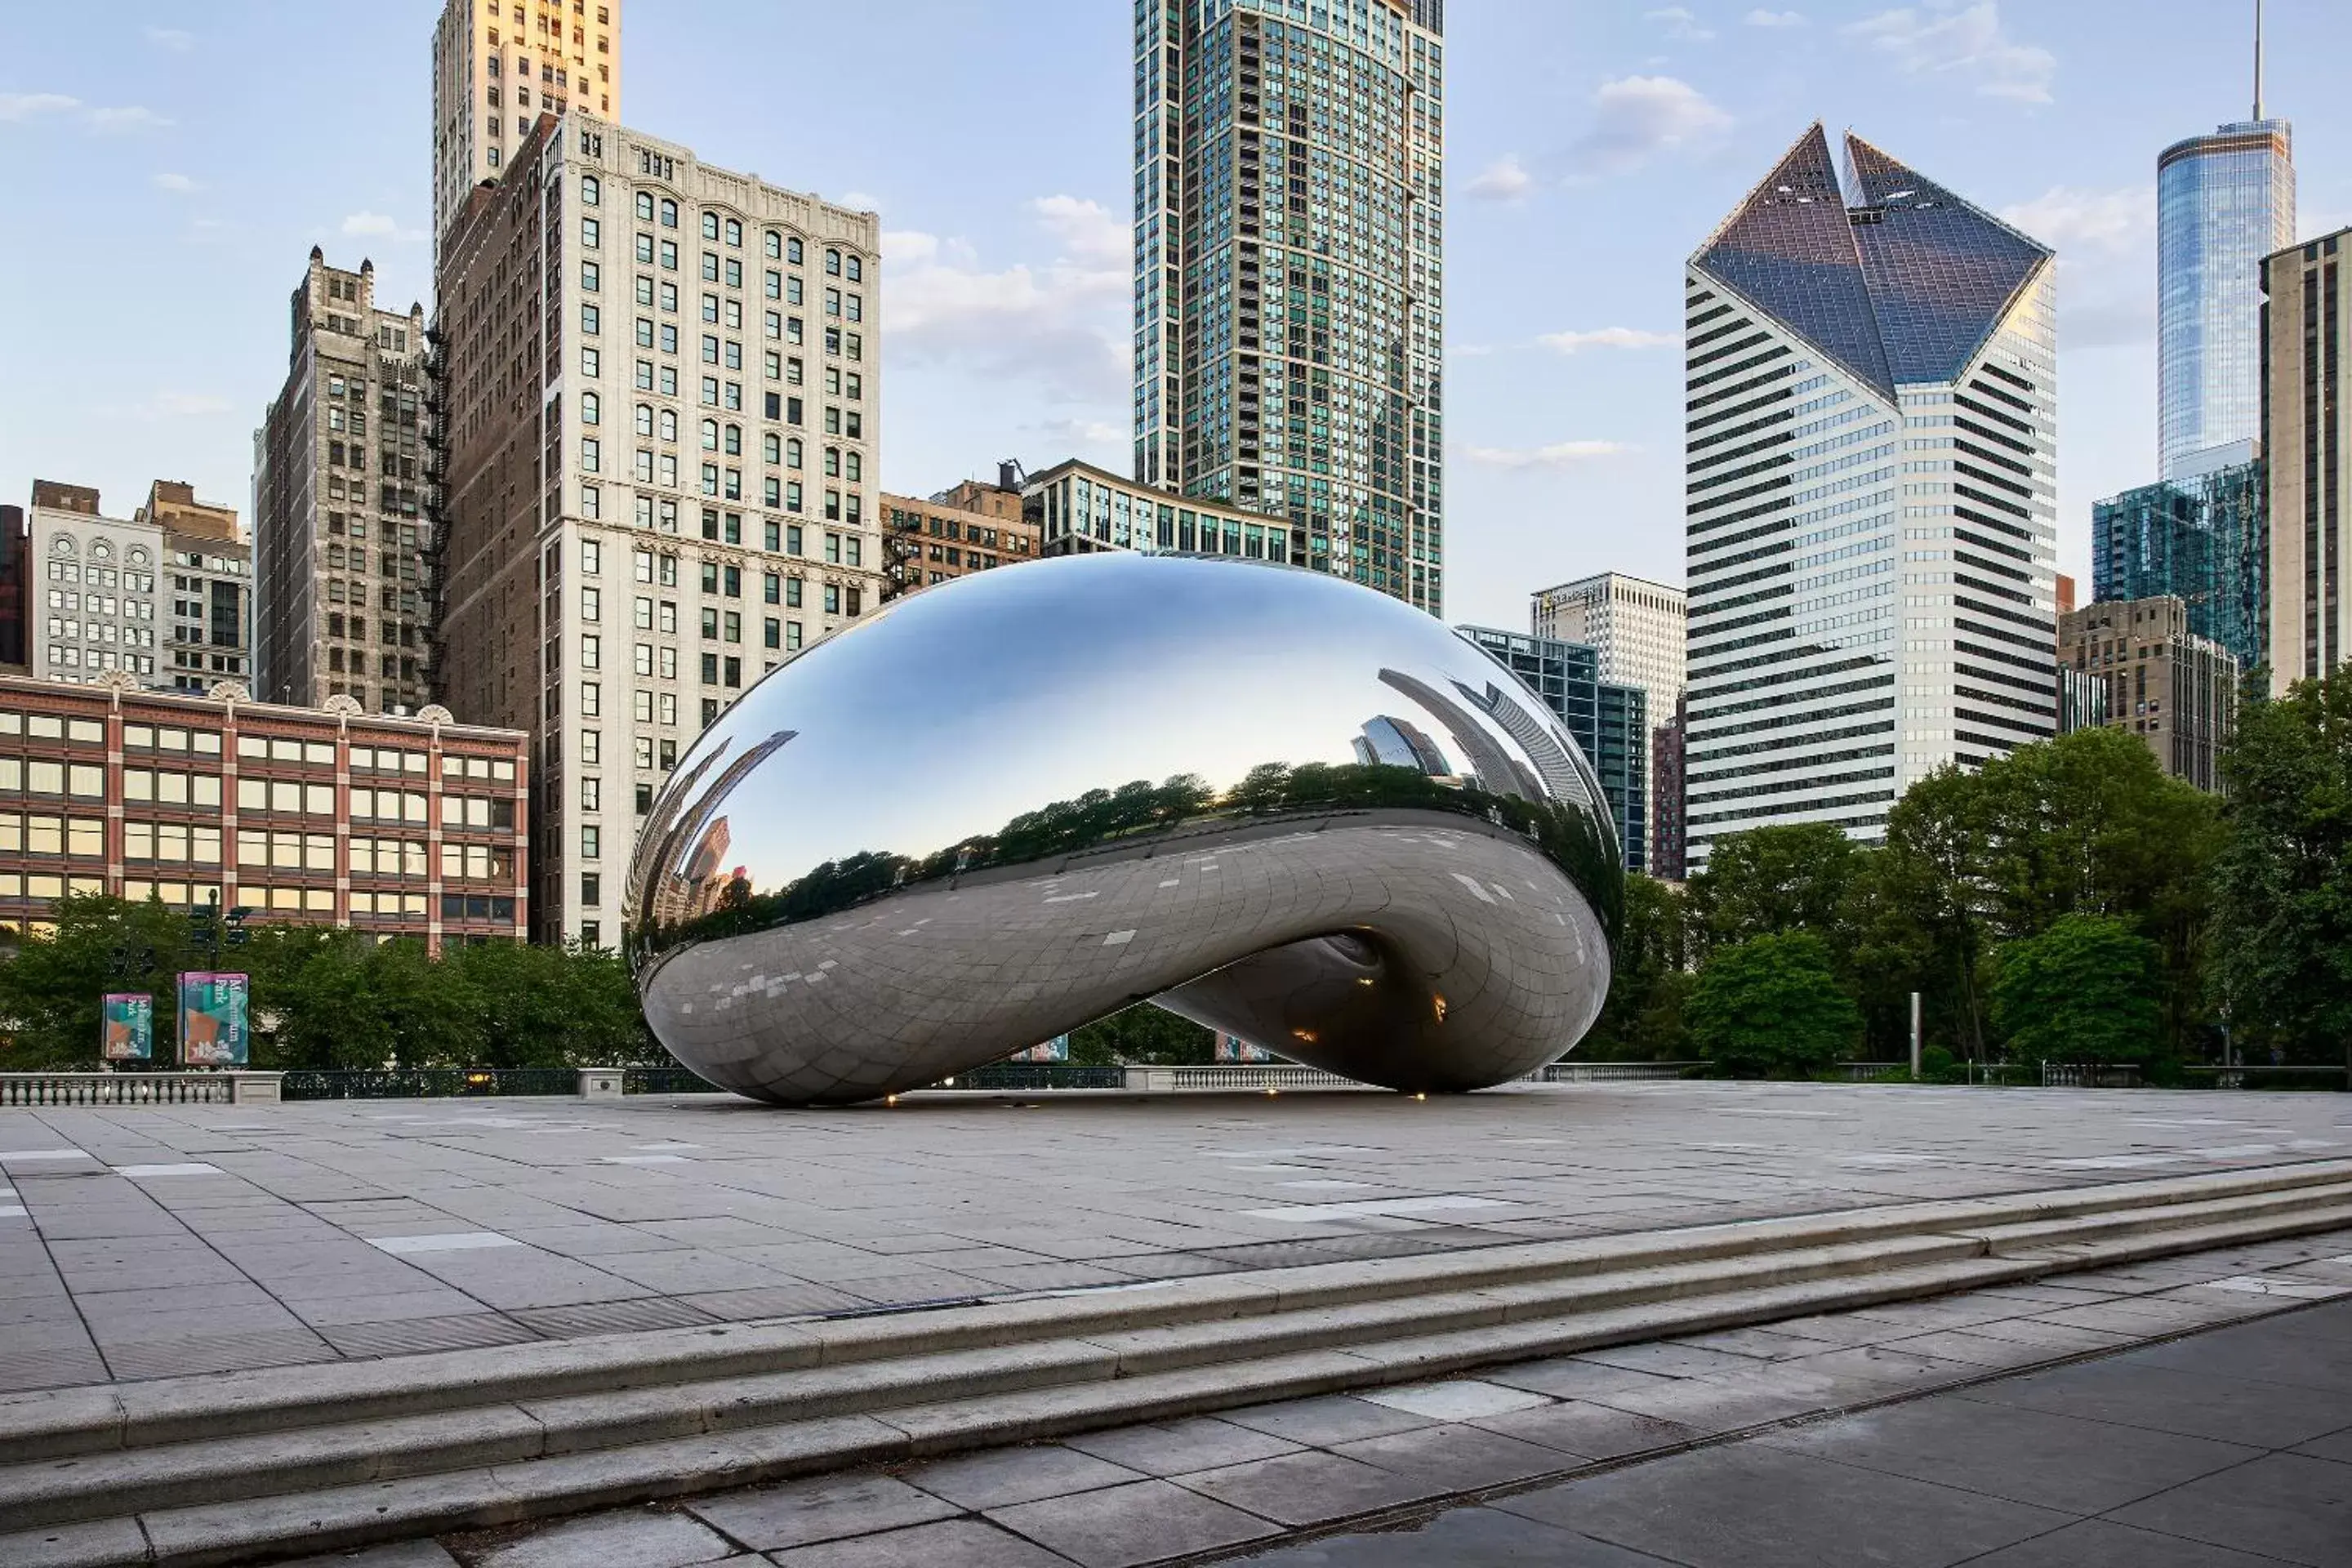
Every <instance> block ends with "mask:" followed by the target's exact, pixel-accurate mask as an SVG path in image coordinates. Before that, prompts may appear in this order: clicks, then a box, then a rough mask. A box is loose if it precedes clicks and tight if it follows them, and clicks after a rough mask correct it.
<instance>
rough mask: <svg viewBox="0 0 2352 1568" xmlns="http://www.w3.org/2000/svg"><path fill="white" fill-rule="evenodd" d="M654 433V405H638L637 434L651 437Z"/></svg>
mask: <svg viewBox="0 0 2352 1568" xmlns="http://www.w3.org/2000/svg"><path fill="white" fill-rule="evenodd" d="M653 433H654V405H652V404H650V403H640V404H638V405H637V434H638V435H640V436H650V435H652V434H653Z"/></svg>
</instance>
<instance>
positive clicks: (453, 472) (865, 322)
mask: <svg viewBox="0 0 2352 1568" xmlns="http://www.w3.org/2000/svg"><path fill="white" fill-rule="evenodd" d="M879 247H880V237H879V235H878V233H877V220H876V218H875V216H874V215H873V214H872V213H856V212H849V211H845V210H844V209H842V208H840V207H835V206H831V205H826V204H824V203H823V202H820V201H818V200H816V199H815V198H814V197H811V196H806V195H798V194H796V193H794V192H791V191H786V190H782V189H779V188H778V187H776V186H773V185H769V184H762V183H761V182H759V181H757V180H753V179H750V178H748V177H746V176H744V175H741V174H731V173H730V172H728V171H726V170H723V169H718V168H713V167H711V166H710V165H708V164H705V163H701V162H700V161H699V160H698V159H697V158H696V157H695V155H694V153H692V152H691V151H690V150H688V149H687V148H684V147H681V146H678V145H677V144H676V143H673V142H659V141H656V140H654V139H653V138H651V137H647V136H644V135H642V134H640V133H638V132H634V131H630V130H627V129H625V128H624V127H622V126H619V125H615V124H614V123H612V122H611V121H605V120H601V119H599V118H597V117H596V116H594V115H592V114H588V113H585V112H583V111H582V110H580V109H579V108H578V107H576V106H575V107H574V108H573V109H572V112H571V113H570V114H568V115H566V116H565V117H564V118H563V119H562V121H558V120H556V119H555V118H554V117H553V116H552V115H547V116H542V117H541V120H540V121H539V123H538V125H537V126H536V127H535V128H534V129H533V131H532V133H531V135H530V138H529V139H527V140H526V141H525V142H524V144H523V146H522V148H521V149H520V151H519V152H518V153H516V154H515V155H514V157H513V158H512V159H510V160H509V162H508V165H507V178H506V179H504V180H503V181H502V182H501V183H500V184H499V186H497V187H496V188H494V189H488V190H480V191H477V192H476V193H475V195H473V196H472V197H471V198H470V200H469V203H468V205H467V211H466V213H465V214H464V215H463V216H461V217H460V218H459V219H458V221H457V225H456V226H454V227H453V228H452V230H451V231H450V233H449V235H448V236H447V237H446V239H445V241H444V243H443V245H442V247H441V271H440V279H439V291H438V293H439V300H440V312H439V315H438V317H437V319H436V324H435V333H436V338H437V342H436V352H435V359H436V365H437V368H436V371H435V374H436V376H437V378H438V382H439V396H440V398H441V399H442V401H443V409H442V411H441V412H440V414H439V415H438V416H436V420H435V431H436V440H438V441H441V442H443V443H445V445H443V446H442V447H440V448H439V449H437V450H436V453H435V454H434V461H435V469H434V471H435V474H436V479H437V480H438V484H437V487H436V491H435V494H434V498H433V507H434V510H435V511H436V522H435V530H434V534H433V540H432V543H431V556H432V565H433V573H432V576H433V589H434V593H435V595H436V605H437V612H438V613H437V615H436V617H435V620H436V626H437V628H438V630H437V640H436V644H435V647H434V648H433V658H434V663H433V667H432V668H433V678H432V679H433V687H434V690H435V692H436V696H438V697H439V698H440V700H442V701H444V702H446V703H447V704H448V705H449V706H450V707H451V708H452V709H454V710H457V711H459V712H462V713H464V714H466V715H467V718H468V719H469V720H479V721H495V722H497V723H499V724H504V725H509V726H511V727H513V728H516V729H521V730H526V731H529V732H530V735H531V738H532V748H533V750H532V768H533V780H534V784H533V788H532V792H531V799H532V805H533V812H534V826H533V832H534V838H533V848H532V863H533V867H534V876H535V877H536V879H537V881H536V887H535V889H534V898H533V900H532V902H533V908H534V910H536V914H535V917H534V918H535V921H536V922H537V924H536V931H537V934H539V935H540V936H541V937H543V938H550V939H551V938H555V937H563V938H568V939H576V940H578V941H582V942H588V943H591V944H606V943H611V942H616V941H617V940H618V939H619V935H620V930H621V923H620V922H621V900H622V891H623V888H622V884H623V882H624V880H625V870H626V868H627V866H628V862H629V856H630V852H631V849H632V847H633V846H634V845H635V839H636V832H637V827H638V825H639V823H640V821H641V820H642V819H643V817H644V816H646V813H647V812H649V811H650V810H651V808H652V803H653V797H654V794H655V792H656V789H657V788H658V787H659V785H660V784H661V783H662V781H663V779H664V778H665V777H666V776H667V773H668V772H669V770H670V768H671V767H672V766H673V765H674V764H675V763H676V762H677V757H678V755H679V753H680V752H683V751H684V750H685V749H686V747H687V746H688V745H689V744H691V743H692V742H693V740H694V737H695V736H696V735H698V733H700V732H701V731H702V729H703V728H704V727H705V726H707V725H708V724H709V722H710V721H712V720H714V719H716V718H717V717H718V716H719V712H720V711H721V710H723V709H724V708H725V707H726V706H727V705H728V704H730V703H731V702H733V701H734V700H735V699H736V698H737V697H739V696H740V695H741V694H742V692H743V691H744V689H746V688H748V687H750V686H751V684H752V683H753V682H754V681H756V680H758V679H759V678H760V676H761V672H762V671H764V670H767V669H770V668H774V667H775V666H776V665H777V664H779V663H781V662H782V660H783V659H784V658H786V657H787V656H788V655H789V654H790V653H791V652H792V651H793V649H795V648H798V647H802V646H803V645H804V644H806V643H810V642H814V641H815V640H817V639H818V638H820V637H824V636H826V635H827V634H829V633H831V632H832V631H834V630H835V629H837V628H838V627H841V626H846V625H847V624H849V623H850V622H851V621H853V620H855V619H856V617H857V616H860V615H862V614H865V613H866V612H867V611H869V610H871V609H873V608H874V607H875V606H876V605H878V604H879V603H880V602H881V596H882V588H883V585H884V583H885V582H886V579H885V577H884V575H883V570H882V569H883V565H884V556H883V551H882V532H881V522H882V513H881V510H880V508H879V506H878V504H877V490H876V489H875V488H874V480H875V479H876V477H877V475H878V473H879V468H878V467H877V458H876V453H877V447H878V444H879V441H880V435H881V432H880V429H879V424H880V407H881V386H880V379H879V377H880V366H881V352H880V350H881V344H880V339H879V335H878V334H879V331H880V325H879V312H878V311H877V310H873V309H872V308H871V307H872V302H873V301H874V300H875V299H876V296H877V289H878V288H879V283H880V278H879V265H880V248H879Z"/></svg>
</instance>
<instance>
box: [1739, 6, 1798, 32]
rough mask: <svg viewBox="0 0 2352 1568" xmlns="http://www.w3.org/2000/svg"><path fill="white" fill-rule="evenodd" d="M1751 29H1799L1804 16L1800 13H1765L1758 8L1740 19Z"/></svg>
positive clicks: (1765, 11)
mask: <svg viewBox="0 0 2352 1568" xmlns="http://www.w3.org/2000/svg"><path fill="white" fill-rule="evenodd" d="M1742 20H1744V21H1746V22H1747V24H1748V26H1751V27H1801V26H1804V25H1805V14H1804V13H1803V12H1801V11H1767V10H1765V9H1764V8H1763V7H1761V6H1759V7H1758V8H1757V9H1755V10H1753V11H1750V12H1748V15H1747V16H1745V17H1744V18H1742Z"/></svg>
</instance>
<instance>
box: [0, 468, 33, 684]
mask: <svg viewBox="0 0 2352 1568" xmlns="http://www.w3.org/2000/svg"><path fill="white" fill-rule="evenodd" d="M32 597H33V538H32V535H31V534H29V533H27V532H26V530H25V509H24V508H23V507H20V506H0V665H6V666H8V667H9V668H12V669H16V668H22V669H25V670H28V671H29V670H30V669H31V668H32V662H31V656H30V655H29V654H28V653H27V652H26V641H25V627H26V616H27V615H28V614H29V613H30V611H31V608H32Z"/></svg>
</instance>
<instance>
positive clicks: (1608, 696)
mask: <svg viewBox="0 0 2352 1568" xmlns="http://www.w3.org/2000/svg"><path fill="white" fill-rule="evenodd" d="M1454 630H1455V631H1456V632H1457V633H1459V634H1460V635H1461V637H1462V638H1463V639H1464V640H1465V641H1466V642H1468V643H1470V644H1472V645H1473V646H1475V647H1477V648H1479V649H1480V650H1481V651H1483V652H1484V653H1485V654H1486V657H1487V658H1491V659H1493V660H1494V661H1495V662H1496V664H1499V665H1501V666H1502V667H1503V668H1505V669H1507V670H1509V671H1510V672H1511V673H1512V674H1514V675H1516V676H1517V677H1518V678H1519V679H1521V680H1522V681H1524V682H1526V683H1527V687H1528V689H1529V690H1531V691H1533V692H1534V693H1535V694H1536V695H1537V696H1538V697H1540V698H1542V699H1543V701H1544V706H1545V707H1547V708H1549V709H1550V710H1552V712H1554V713H1555V714H1557V715H1559V721H1560V722H1561V723H1562V724H1564V725H1566V726H1567V727H1568V732H1569V733H1570V734H1571V735H1573V736H1575V737H1576V743H1577V745H1578V746H1580V747H1581V748H1582V749H1583V752H1584V758H1585V761H1586V762H1588V763H1591V764H1592V771H1593V773H1595V774H1597V775H1598V776H1599V778H1600V780H1601V795H1602V796H1603V797H1604V798H1605V799H1606V800H1607V801H1608V803H1609V815H1610V816H1611V818H1612V820H1613V821H1614V822H1615V823H1616V824H1617V838H1618V842H1619V844H1620V846H1621V847H1622V849H1623V851H1624V855H1625V868H1626V869H1627V870H1629V871H1640V870H1643V869H1645V868H1647V866H1648V864H1649V857H1648V850H1649V842H1650V831H1649V815H1648V814H1649V758H1650V741H1649V734H1650V731H1649V722H1648V715H1649V710H1648V706H1647V703H1648V698H1647V695H1646V694H1645V693H1644V692H1643V689H1641V688H1640V687H1638V686H1624V685H1620V684H1618V683H1616V682H1613V681H1608V680H1603V679H1601V654H1600V650H1599V649H1597V648H1593V647H1586V646H1585V645H1583V644H1580V643H1571V642H1562V641H1561V640H1559V638H1557V637H1530V636H1528V634H1527V633H1525V632H1507V631H1498V630H1496V628H1494V627H1492V626H1457V627H1455V628H1454Z"/></svg>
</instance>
